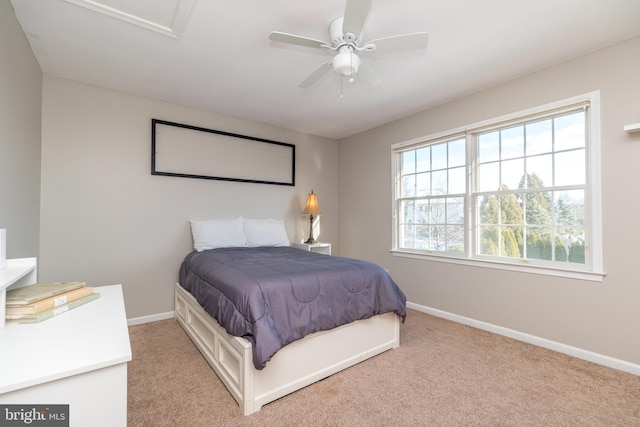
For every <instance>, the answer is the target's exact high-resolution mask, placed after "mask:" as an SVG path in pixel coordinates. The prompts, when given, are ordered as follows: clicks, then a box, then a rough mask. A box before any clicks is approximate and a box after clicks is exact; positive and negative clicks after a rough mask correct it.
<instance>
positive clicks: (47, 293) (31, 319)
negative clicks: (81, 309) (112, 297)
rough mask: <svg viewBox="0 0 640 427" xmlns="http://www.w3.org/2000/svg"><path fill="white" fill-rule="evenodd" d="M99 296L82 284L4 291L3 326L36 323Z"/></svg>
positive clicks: (41, 285)
mask: <svg viewBox="0 0 640 427" xmlns="http://www.w3.org/2000/svg"><path fill="white" fill-rule="evenodd" d="M99 297H100V294H99V293H96V292H94V291H93V288H92V287H89V286H86V284H85V283H84V282H53V283H36V284H33V285H29V286H24V287H22V288H17V289H10V290H8V291H7V301H6V302H7V306H6V314H5V318H6V323H7V324H11V323H38V322H42V321H43V320H47V319H50V318H52V317H54V316H57V315H59V314H62V313H65V312H67V311H69V310H71V309H73V308H76V307H78V306H81V305H83V304H86V303H88V302H89V301H93V300H95V299H98V298H99Z"/></svg>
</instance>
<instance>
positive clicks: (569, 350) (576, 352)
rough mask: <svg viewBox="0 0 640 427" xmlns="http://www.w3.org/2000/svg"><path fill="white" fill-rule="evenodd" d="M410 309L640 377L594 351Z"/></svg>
mask: <svg viewBox="0 0 640 427" xmlns="http://www.w3.org/2000/svg"><path fill="white" fill-rule="evenodd" d="M407 307H408V308H412V309H414V310H417V311H421V312H423V313H427V314H431V315H433V316H436V317H442V318H443V319H447V320H452V321H454V322H457V323H462V324H464V325H467V326H472V327H474V328H478V329H482V330H485V331H489V332H493V333H495V334H498V335H503V336H505V337H509V338H513V339H515V340H518V341H523V342H526V343H529V344H533V345H537V346H538V347H544V348H548V349H549V350H554V351H557V352H559V353H563V354H567V355H569V356H573V357H577V358H578V359H583V360H587V361H589V362H593V363H597V364H599V365H604V366H608V367H609V368H614V369H618V370H620V371H624V372H628V373H630V374H634V375H639V376H640V365H638V364H635V363H631V362H627V361H626V360H620V359H615V358H613V357H609V356H605V355H603V354H599V353H594V352H592V351H588V350H584V349H581V348H577V347H572V346H570V345H567V344H562V343H559V342H556V341H551V340H548V339H545V338H540V337H537V336H535V335H529V334H527V333H524V332H520V331H516V330H513V329H509V328H504V327H502V326H497V325H493V324H491V323H486V322H481V321H479V320H475V319H471V318H469V317H464V316H459V315H457V314H453V313H449V312H447V311H442V310H438V309H435V308H431V307H426V306H424V305H419V304H414V303H411V302H408V303H407Z"/></svg>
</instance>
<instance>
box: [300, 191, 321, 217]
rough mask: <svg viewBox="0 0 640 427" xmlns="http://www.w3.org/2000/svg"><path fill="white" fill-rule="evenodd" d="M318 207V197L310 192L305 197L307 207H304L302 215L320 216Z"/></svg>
mask: <svg viewBox="0 0 640 427" xmlns="http://www.w3.org/2000/svg"><path fill="white" fill-rule="evenodd" d="M320 213H321V212H320V205H318V196H316V194H315V193H314V192H313V190H311V193H309V196H308V197H307V205H306V206H305V207H304V211H303V212H302V214H303V215H320Z"/></svg>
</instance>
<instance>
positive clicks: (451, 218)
mask: <svg viewBox="0 0 640 427" xmlns="http://www.w3.org/2000/svg"><path fill="white" fill-rule="evenodd" d="M447 224H464V199H463V198H462V197H450V198H449V199H447Z"/></svg>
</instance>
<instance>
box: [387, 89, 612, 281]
mask: <svg viewBox="0 0 640 427" xmlns="http://www.w3.org/2000/svg"><path fill="white" fill-rule="evenodd" d="M581 103H585V104H587V103H588V105H589V107H588V108H589V112H588V114H587V117H586V120H587V122H586V126H587V135H588V137H587V141H586V147H585V148H586V168H587V183H586V194H585V233H587V235H588V239H587V245H588V246H587V251H586V252H587V254H586V259H585V264H584V265H583V264H577V265H576V264H572V263H567V264H566V265H565V264H561V263H554V264H553V265H551V266H550V265H548V263H546V264H545V263H540V264H537V263H532V262H530V261H529V260H526V259H511V258H506V257H504V259H503V258H500V259H496V258H495V257H491V258H490V257H483V256H481V255H474V253H475V249H474V245H475V219H474V215H475V211H474V203H473V201H472V198H473V194H474V193H473V182H472V180H473V178H474V171H473V167H472V162H474V156H475V151H476V149H475V147H473V143H474V142H475V138H474V135H475V134H477V133H478V132H479V131H480V130H481V129H488V128H491V127H496V128H497V127H501V126H504V125H506V124H508V123H517V122H521V121H526V120H528V119H529V118H538V117H544V116H545V115H552V114H555V113H556V112H559V111H562V110H565V109H568V108H570V107H571V106H573V105H577V104H581ZM461 133H462V134H466V135H467V136H466V141H467V150H466V154H467V179H468V182H467V193H466V196H465V197H466V199H465V203H466V212H465V252H464V253H462V254H456V253H451V252H437V251H425V250H412V249H404V248H399V247H398V238H399V233H398V227H399V223H398V221H399V218H398V206H397V199H398V197H399V189H400V179H399V178H400V177H399V158H400V155H399V153H401V152H402V151H406V150H407V149H410V148H417V147H419V146H421V145H425V144H428V143H434V142H438V141H444V140H448V139H449V138H450V137H451V138H455V137H456V135H458V136H459V135H460V134H461ZM391 171H392V174H391V175H392V188H393V190H392V221H393V222H392V230H393V233H392V236H393V242H392V249H391V252H392V254H393V255H394V256H400V257H409V258H417V259H424V260H430V261H438V262H447V263H453V264H462V265H470V266H476V267H485V268H494V269H502V270H510V271H518V272H527V273H535V274H542V275H549V276H559V277H568V278H575V279H581V280H589V281H602V279H603V277H604V275H605V273H604V266H603V253H602V186H601V132H600V91H594V92H589V93H586V94H583V95H579V96H575V97H571V98H567V99H563V100H561V101H557V102H553V103H549V104H545V105H541V106H537V107H534V108H530V109H527V110H523V111H519V112H516V113H512V114H507V115H504V116H500V117H497V118H493V119H490V120H485V121H482V122H477V123H473V124H470V125H467V126H463V127H460V128H456V129H452V130H449V131H446V132H440V133H438V134H432V135H428V136H424V137H420V138H416V139H412V140H409V141H404V142H400V143H397V144H393V145H392V146H391Z"/></svg>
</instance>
